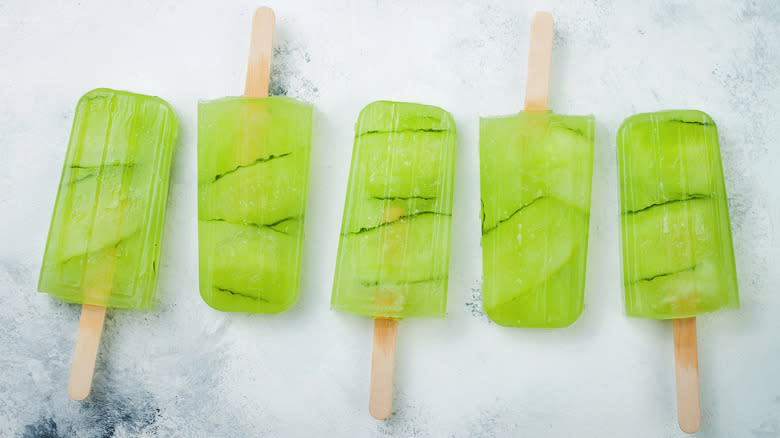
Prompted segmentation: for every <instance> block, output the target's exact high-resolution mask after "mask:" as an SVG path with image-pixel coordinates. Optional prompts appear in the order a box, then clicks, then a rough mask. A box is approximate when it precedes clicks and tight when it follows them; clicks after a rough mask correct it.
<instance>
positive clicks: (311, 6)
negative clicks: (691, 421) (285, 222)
mask: <svg viewBox="0 0 780 438" xmlns="http://www.w3.org/2000/svg"><path fill="white" fill-rule="evenodd" d="M324 3H328V5H327V6H326V5H324ZM477 3H478V2H473V1H469V2H466V1H458V2H444V1H432V2H424V1H401V0H388V1H372V2H365V1H358V0H353V1H334V2H315V1H309V2H301V1H273V2H271V6H273V7H274V8H275V10H276V14H277V33H276V40H275V45H276V50H275V58H274V68H273V76H272V84H271V86H272V91H273V92H274V93H278V94H287V95H289V96H292V97H296V98H299V99H303V100H306V101H308V102H311V103H313V104H314V105H315V108H316V115H315V126H314V143H313V156H312V163H313V164H312V168H311V186H310V192H309V200H308V207H307V208H308V214H307V223H306V242H305V247H304V262H303V272H304V273H303V279H302V289H301V295H300V299H299V300H298V303H297V304H296V305H295V306H294V307H293V308H292V309H291V310H290V311H288V312H285V313H283V314H281V315H276V316H262V315H259V316H258V315H236V314H224V313H219V312H216V311H214V310H212V309H210V308H209V307H208V306H207V305H206V304H205V303H204V302H203V301H202V300H201V299H200V297H199V295H198V292H197V275H196V274H197V259H196V214H195V213H196V205H195V200H196V197H195V192H196V184H195V181H196V178H195V165H196V163H195V142H196V138H195V127H196V105H197V99H198V98H216V97H221V96H224V95H237V94H240V93H241V92H242V88H243V79H244V72H245V65H246V54H247V47H248V32H249V23H250V16H251V12H252V10H253V9H254V8H255V7H256V6H259V4H257V3H255V2H249V1H240V2H224V3H223V2H207V1H205V0H201V1H193V2H181V1H169V0H153V1H152V0H147V1H137V2H118V1H107V2H103V1H81V2H64V1H53V2H49V1H46V2H44V1H41V0H33V1H21V0H18V1H13V0H0V60H1V61H0V62H1V64H0V96H1V97H2V99H1V100H0V158H1V159H2V163H1V164H0V188H1V190H0V211H2V214H1V215H0V217H2V226H1V227H0V297H1V299H2V301H0V303H1V304H0V306H1V307H0V309H1V310H0V328H2V329H1V330H0V436H3V437H6V436H9V437H10V436H24V437H65V436H67V437H70V436H77V437H126V436H143V437H150V436H187V437H190V436H191V437H205V436H258V435H261V436H263V435H264V436H293V437H295V436H312V435H316V436H379V437H384V436H399V437H407V436H415V437H442V436H453V437H471V436H564V437H570V436H586V437H624V436H636V437H672V436H681V435H682V433H681V432H680V431H679V430H678V429H677V425H676V407H675V392H674V374H673V355H672V336H671V334H672V330H671V324H669V323H663V322H658V321H651V320H641V319H631V318H628V317H626V316H625V314H624V312H623V297H622V291H621V280H620V278H621V277H620V272H619V269H618V267H619V244H618V214H617V212H618V208H617V188H616V184H617V174H616V165H615V146H614V138H615V132H616V130H617V127H618V126H619V124H620V122H621V120H622V119H623V118H625V117H626V116H628V115H630V114H632V113H635V112H644V111H653V110H659V109H672V108H697V109H701V110H704V111H706V112H708V113H709V114H711V115H712V117H713V118H714V119H715V121H716V122H717V123H718V126H719V128H720V138H721V147H722V155H723V161H724V168H725V172H726V180H727V181H726V184H727V188H728V192H729V206H730V208H731V221H732V227H733V233H734V242H735V251H736V256H737V264H738V273H739V286H740V292H741V300H742V309H740V310H738V311H731V312H721V313H717V314H713V315H709V316H706V317H702V318H699V354H700V370H701V385H702V388H701V397H702V415H703V425H702V428H701V431H700V433H699V435H700V436H708V437H756V438H759V437H760V438H764V437H778V436H780V377H779V373H778V370H780V344H779V343H778V341H777V338H778V334H779V333H780V318H778V312H780V290H779V289H778V286H777V285H778V284H780V270H779V269H777V260H778V259H780V249H779V248H780V247H779V246H778V238H777V227H778V223H779V222H778V221H779V220H780V211H779V209H780V206H779V205H778V199H779V198H778V196H777V190H778V186H780V172H779V171H778V166H779V165H780V163H778V160H779V159H780V146H778V139H780V118H779V117H778V114H780V92H778V84H780V4H779V3H777V2H776V1H774V0H763V1H759V0H756V1H727V0H713V1H698V2H686V1H673V0H658V1H644V2H641V5H635V3H640V2H633V1H631V2H629V1H625V2H617V1H598V2H592V3H591V2H582V1H577V0H568V1H558V2H554V3H550V4H548V3H547V2H541V1H525V2H517V1H503V2H492V3H491V4H490V5H480V4H477ZM537 9H549V10H551V12H552V13H553V15H554V17H555V19H556V26H557V27H556V33H555V44H554V46H555V47H554V53H553V73H552V81H551V100H550V104H551V106H552V108H553V109H554V110H556V111H557V112H561V113H569V114H583V113H591V114H594V115H595V116H596V120H597V129H596V134H597V139H596V157H595V171H594V184H593V213H592V217H591V227H590V248H589V255H588V274H587V285H586V296H585V305H586V308H585V312H584V314H583V315H582V317H581V318H580V319H579V320H578V321H577V322H576V323H575V324H574V325H573V326H571V327H569V328H566V329H559V330H553V331H544V330H522V329H506V328H501V327H498V326H496V325H495V324H493V323H491V322H490V321H489V320H488V319H487V318H486V317H485V316H484V314H483V313H482V312H481V305H480V272H481V257H480V250H479V201H478V173H477V172H478V168H477V157H478V154H477V138H478V122H477V120H478V119H477V118H478V116H480V115H496V114H505V113H511V112H516V111H518V110H519V109H520V108H521V104H522V97H523V91H524V82H525V69H526V57H527V46H528V25H529V22H530V18H531V16H532V14H533V12H534V11H535V10H537ZM98 86H105V87H114V88H120V89H129V90H133V91H137V92H144V93H149V94H156V95H159V96H161V97H163V98H165V99H167V100H168V101H169V102H170V103H171V104H172V105H173V106H174V108H175V109H176V111H177V113H178V115H179V117H180V119H181V133H182V135H181V140H180V142H179V144H178V148H177V153H176V156H175V159H174V164H173V177H172V178H173V184H172V186H171V192H170V203H169V209H168V218H167V226H166V231H165V236H164V242H163V254H162V266H161V272H160V281H159V287H158V306H157V308H156V310H154V311H152V312H145V313H141V312H133V311H109V313H108V318H107V321H106V326H105V331H104V338H103V341H102V344H101V349H100V353H99V356H98V365H97V370H96V375H95V381H94V388H93V393H92V395H91V396H90V398H89V399H88V401H86V402H84V403H76V402H73V401H71V400H70V399H68V396H67V393H66V390H65V388H66V381H67V377H68V372H69V367H70V359H71V354H72V350H73V345H74V341H75V335H76V327H77V324H78V315H79V308H78V306H74V305H69V304H64V303H61V302H58V301H56V300H53V299H51V298H50V297H48V296H47V295H44V294H37V293H36V292H35V290H36V283H37V276H38V271H39V269H40V264H41V258H42V253H43V249H44V245H45V239H46V234H47V230H48V227H49V220H50V217H51V216H50V215H51V209H52V206H53V202H54V197H55V194H56V189H57V184H58V181H59V176H60V170H61V166H62V160H63V159H64V154H65V147H66V143H67V138H68V135H69V132H70V127H71V123H72V117H73V110H74V107H75V104H76V101H77V100H78V98H79V97H80V96H81V95H82V94H83V93H84V92H86V91H87V90H90V89H92V88H95V87H98ZM376 99H399V100H411V101H418V102H424V103H430V104H436V105H440V106H442V107H444V108H445V109H448V110H449V111H451V112H452V113H453V115H454V116H455V118H456V121H457V123H458V130H459V142H458V152H457V157H456V172H457V174H456V191H455V211H454V213H455V214H454V217H453V230H452V235H453V247H452V257H451V270H450V273H451V275H450V288H449V306H448V316H447V318H446V319H445V320H407V321H403V322H402V324H401V327H400V332H399V339H398V357H397V363H396V383H395V413H394V415H393V416H392V417H391V418H390V419H389V420H388V421H386V422H377V421H374V420H373V419H371V418H370V417H369V415H368V412H367V393H368V373H369V364H370V350H371V326H372V323H371V321H370V320H369V319H365V318H359V317H355V316H351V315H346V314H339V313H335V312H331V311H330V310H328V303H329V294H330V285H331V281H332V277H333V268H334V263H335V253H336V247H337V243H338V233H339V224H340V220H341V213H342V206H343V202H344V193H345V188H346V183H347V172H348V166H349V160H350V154H351V149H352V127H353V124H354V121H355V118H356V116H357V113H358V111H359V110H360V108H361V107H362V106H364V105H365V104H367V103H369V102H371V101H373V100H376Z"/></svg>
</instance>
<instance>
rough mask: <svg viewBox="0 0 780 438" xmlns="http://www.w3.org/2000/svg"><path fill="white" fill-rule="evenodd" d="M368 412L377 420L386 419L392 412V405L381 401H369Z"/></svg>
mask: <svg viewBox="0 0 780 438" xmlns="http://www.w3.org/2000/svg"><path fill="white" fill-rule="evenodd" d="M368 412H370V413H371V416H372V417H374V418H375V419H377V420H387V419H388V418H389V417H390V414H391V413H392V412H393V407H392V405H388V404H383V403H369V404H368Z"/></svg>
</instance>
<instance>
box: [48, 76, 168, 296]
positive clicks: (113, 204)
mask: <svg viewBox="0 0 780 438" xmlns="http://www.w3.org/2000/svg"><path fill="white" fill-rule="evenodd" d="M176 134H177V122H176V116H175V115H174V113H173V110H172V109H171V107H170V106H169V105H168V104H167V103H166V102H165V101H163V100H161V99H159V98H156V97H152V96H144V95H141V94H134V93H129V92H125V91H115V90H108V89H97V90H93V91H90V92H89V93H87V94H85V95H84V96H83V97H82V98H81V99H80V100H79V103H78V105H77V107H76V113H75V117H74V122H73V130H72V133H71V138H70V143H69V145H68V151H67V155H66V158H65V166H64V169H63V172H62V178H61V180H60V188H59V191H58V193H57V200H56V203H55V206H54V214H53V217H52V222H51V228H50V230H49V238H48V241H47V244H46V252H45V254H44V259H43V266H42V268H41V276H40V280H39V284H38V290H40V291H41V292H47V293H49V294H51V295H53V296H55V297H57V298H60V299H62V300H64V301H68V302H73V303H81V304H94V305H101V306H107V307H119V308H127V309H143V310H147V309H150V308H151V307H152V305H153V303H154V289H155V283H156V279H157V271H158V266H159V262H158V258H159V254H160V240H161V234H162V227H163V220H164V216H165V208H166V199H167V196H168V183H169V173H170V164H171V158H172V155H173V146H174V143H175V140H176Z"/></svg>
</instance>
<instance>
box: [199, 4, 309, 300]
mask: <svg viewBox="0 0 780 438" xmlns="http://www.w3.org/2000/svg"><path fill="white" fill-rule="evenodd" d="M273 23H274V17H273V12H272V11H271V10H270V9H268V8H260V9H258V10H257V12H256V14H255V18H254V25H253V29H254V31H253V39H252V44H251V47H252V48H251V49H250V68H249V69H248V73H247V85H246V90H245V96H244V97H228V98H223V99H218V100H213V101H208V102H201V103H200V105H199V111H198V247H199V257H200V293H201V296H202V297H203V299H204V300H205V301H206V303H208V304H209V305H210V306H212V307H214V308H215V309H218V310H222V311H229V312H245V313H276V312H281V311H283V310H285V309H287V308H289V307H290V306H292V304H293V303H294V302H295V300H296V298H297V297H298V281H299V273H300V265H301V248H302V241H303V216H304V208H305V205H306V183H307V177H308V166H309V150H310V148H311V125H312V107H311V105H307V104H304V103H301V102H298V101H296V100H294V99H291V98H287V97H280V96H274V97H266V96H267V92H268V72H269V69H268V64H269V63H270V54H271V42H272V37H273ZM258 52H262V53H263V55H262V56H260V55H259V54H258ZM258 60H259V61H258ZM257 62H260V64H261V65H260V66H259V68H258V65H257ZM258 83H260V84H264V85H261V86H258V85H257V84H258Z"/></svg>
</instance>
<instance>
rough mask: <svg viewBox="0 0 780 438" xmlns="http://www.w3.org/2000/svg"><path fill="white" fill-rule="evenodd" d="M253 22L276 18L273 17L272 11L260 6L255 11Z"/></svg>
mask: <svg viewBox="0 0 780 438" xmlns="http://www.w3.org/2000/svg"><path fill="white" fill-rule="evenodd" d="M254 20H255V21H257V20H271V21H274V20H276V16H275V15H274V10H273V9H271V8H269V7H268V6H260V7H259V8H257V9H256V10H255V15H254Z"/></svg>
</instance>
